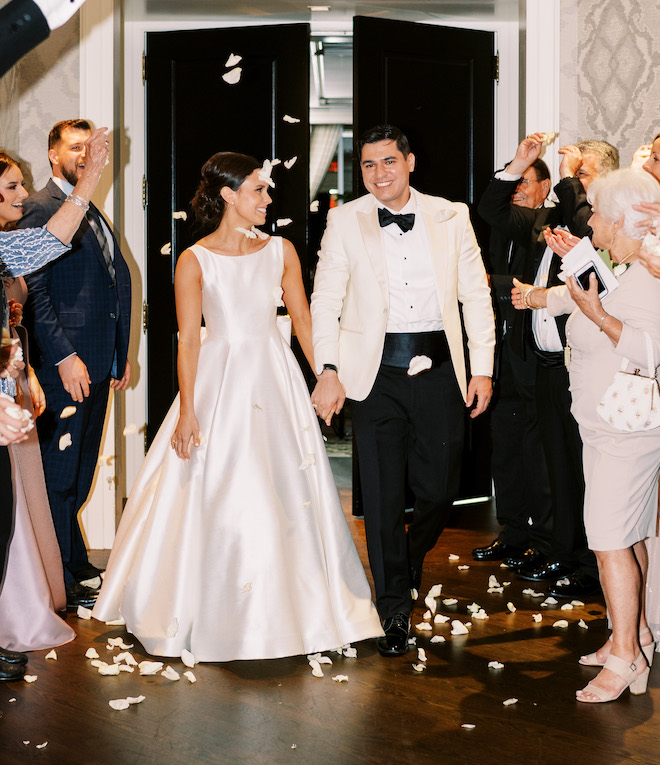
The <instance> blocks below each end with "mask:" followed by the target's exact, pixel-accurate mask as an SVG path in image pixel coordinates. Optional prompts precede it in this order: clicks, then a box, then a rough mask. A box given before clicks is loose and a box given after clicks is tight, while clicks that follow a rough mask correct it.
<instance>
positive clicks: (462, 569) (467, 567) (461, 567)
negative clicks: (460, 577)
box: [456, 566, 470, 571]
mask: <svg viewBox="0 0 660 765" xmlns="http://www.w3.org/2000/svg"><path fill="white" fill-rule="evenodd" d="M456 568H457V569H458V570H459V571H467V570H468V569H469V568H470V567H469V566H456Z"/></svg>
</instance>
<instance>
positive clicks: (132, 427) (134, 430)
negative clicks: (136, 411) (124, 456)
mask: <svg viewBox="0 0 660 765" xmlns="http://www.w3.org/2000/svg"><path fill="white" fill-rule="evenodd" d="M138 430H139V428H138V426H137V425H136V424H135V423H134V422H132V423H131V424H130V425H127V426H126V427H125V428H124V435H125V436H131V435H133V433H137V432H138Z"/></svg>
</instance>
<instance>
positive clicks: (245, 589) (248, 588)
mask: <svg viewBox="0 0 660 765" xmlns="http://www.w3.org/2000/svg"><path fill="white" fill-rule="evenodd" d="M251 590H252V582H246V583H245V584H244V585H243V587H242V589H241V592H251Z"/></svg>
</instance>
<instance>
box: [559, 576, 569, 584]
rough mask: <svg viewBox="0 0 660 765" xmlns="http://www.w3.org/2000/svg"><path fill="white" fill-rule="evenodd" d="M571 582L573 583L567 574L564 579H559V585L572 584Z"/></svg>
mask: <svg viewBox="0 0 660 765" xmlns="http://www.w3.org/2000/svg"><path fill="white" fill-rule="evenodd" d="M570 583H571V580H570V579H569V578H568V577H567V576H565V577H564V578H563V579H558V580H557V584H558V585H564V584H570Z"/></svg>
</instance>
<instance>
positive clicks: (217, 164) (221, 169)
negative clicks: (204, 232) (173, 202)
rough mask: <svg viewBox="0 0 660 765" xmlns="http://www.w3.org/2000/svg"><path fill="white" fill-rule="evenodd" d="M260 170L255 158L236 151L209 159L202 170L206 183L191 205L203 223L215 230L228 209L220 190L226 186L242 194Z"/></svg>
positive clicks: (201, 183) (219, 153)
mask: <svg viewBox="0 0 660 765" xmlns="http://www.w3.org/2000/svg"><path fill="white" fill-rule="evenodd" d="M260 167H261V165H260V164H259V162H257V160H256V159H255V158H254V157H248V156H247V154H237V153H236V152H233V151H219V152H218V153H217V154H214V155H213V156H212V157H211V158H210V159H209V160H207V162H206V163H205V165H204V167H203V168H202V180H201V181H200V183H199V186H198V187H197V191H196V192H195V196H194V197H193V199H192V202H191V203H190V205H191V207H192V210H193V213H194V215H195V218H197V220H198V221H199V223H200V224H201V225H202V226H203V227H204V228H210V229H213V230H215V229H216V228H217V227H218V226H219V225H220V221H221V220H222V216H223V215H224V214H225V209H226V207H227V204H226V202H225V200H224V199H223V198H222V195H221V194H220V191H221V190H222V189H223V187H224V186H228V187H229V188H230V189H232V190H233V191H238V189H239V188H240V187H241V185H242V183H243V181H244V180H245V179H246V178H247V177H248V175H251V174H252V173H253V172H254V171H255V170H257V169H258V168H260Z"/></svg>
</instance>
